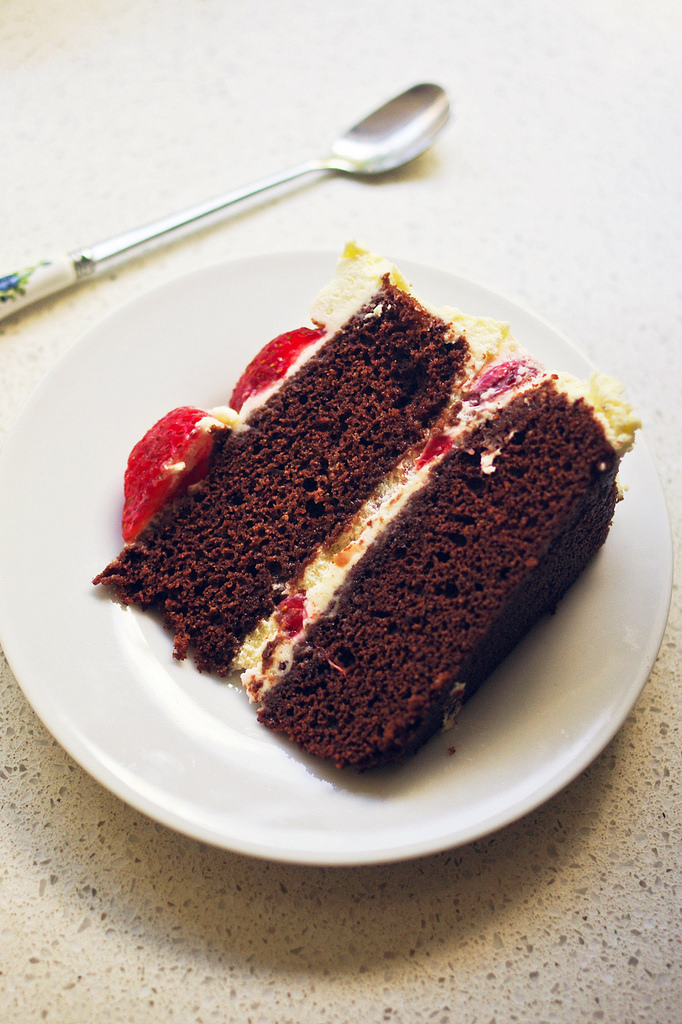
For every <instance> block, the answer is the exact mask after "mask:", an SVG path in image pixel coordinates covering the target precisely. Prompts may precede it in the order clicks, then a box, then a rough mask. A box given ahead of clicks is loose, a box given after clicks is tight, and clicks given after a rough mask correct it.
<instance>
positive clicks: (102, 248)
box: [69, 160, 334, 279]
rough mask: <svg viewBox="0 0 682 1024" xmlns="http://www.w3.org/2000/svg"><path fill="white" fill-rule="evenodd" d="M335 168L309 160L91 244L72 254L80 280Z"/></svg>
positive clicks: (318, 161)
mask: <svg viewBox="0 0 682 1024" xmlns="http://www.w3.org/2000/svg"><path fill="white" fill-rule="evenodd" d="M333 169H334V168H331V167H329V166H328V165H327V163H326V162H325V161H324V160H309V161H308V162H307V163H303V164H298V165H297V166H296V167H291V168H289V169H288V170H286V171H280V172H279V173H278V174H273V175H271V176H270V177H268V178H261V179H260V180H259V181H254V182H251V184H249V185H244V186H242V187H241V188H236V189H232V190H231V191H230V192H224V193H223V194H222V195H220V196H216V197H215V198H214V199H207V200H206V201H205V202H203V203H197V204H196V206H190V207H188V208H187V209H185V210H180V211H179V212H178V213H174V214H169V215H168V216H167V217H161V218H160V219H159V220H155V221H152V222H151V223H150V224H144V225H142V226H140V227H137V228H133V229H132V230H131V231H124V232H123V233H122V234H120V235H114V236H113V237H112V238H106V239H104V240H103V241H101V242H95V243H94V245H89V246H87V247H85V248H84V249H76V250H74V251H73V252H71V253H69V256H70V257H71V259H72V260H73V262H74V266H75V269H76V277H77V278H78V279H80V278H83V277H89V276H90V275H92V274H94V273H95V271H96V270H99V269H101V267H102V266H103V265H104V264H105V263H106V262H107V261H108V260H113V259H115V258H116V257H117V256H120V255H122V254H123V253H126V252H129V251H130V250H131V249H135V248H136V247H137V246H139V245H143V244H144V243H145V242H151V241H153V240H154V239H156V238H161V237H162V236H163V235H167V234H168V233H169V232H171V231H175V230H177V229H178V228H182V227H186V226H187V225H189V224H193V223H194V222H195V221H198V220H201V219H202V218H204V217H207V216H209V215H210V214H212V213H218V212H220V210H224V209H225V208H226V207H228V206H232V205H233V204H234V203H238V202H240V200H242V199H248V198H249V197H250V196H255V195H258V193H259V192H265V191H266V190H267V189H270V188H274V187H275V186H276V185H283V184H284V183H285V182H287V181H291V180H292V179H293V178H299V177H301V176H302V175H304V174H310V173H312V172H313V171H325V170H333Z"/></svg>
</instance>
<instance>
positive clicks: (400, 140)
mask: <svg viewBox="0 0 682 1024" xmlns="http://www.w3.org/2000/svg"><path fill="white" fill-rule="evenodd" d="M449 116H450V104H449V102H448V98H447V95H446V94H445V92H444V91H443V89H441V87H440V86H439V85H432V84H429V83H424V84H422V85H415V86H413V87H412V88H411V89H408V90H407V92H403V93H401V94H400V96H395V97H394V98H393V99H392V100H389V102H388V103H385V104H384V105H383V106H382V107H379V109H378V110H375V111H374V112H373V113H371V114H369V115H368V116H367V117H365V118H363V120H362V121H359V122H358V124H356V125H354V126H353V127H352V128H349V130H348V131H347V132H345V133H344V134H343V135H341V136H340V137H339V138H338V139H337V140H336V142H334V144H333V145H332V147H331V154H330V157H329V158H328V159H327V160H326V161H325V164H326V166H327V167H328V168H329V169H330V170H335V171H344V172H346V173H348V174H383V173H385V172H386V171H392V170H394V169H395V168H396V167H402V165H403V164H406V163H408V162H409V161H410V160H414V159H415V158H416V157H418V156H420V155H421V154H422V153H423V152H424V151H425V150H427V149H429V147H430V146H432V145H433V143H434V142H435V139H436V136H437V135H438V133H439V132H440V130H441V129H442V128H443V126H444V125H445V123H446V121H447V120H448V118H449Z"/></svg>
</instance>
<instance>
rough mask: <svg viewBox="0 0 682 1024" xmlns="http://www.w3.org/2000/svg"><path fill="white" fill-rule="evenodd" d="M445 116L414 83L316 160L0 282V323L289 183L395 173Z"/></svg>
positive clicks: (427, 88)
mask: <svg viewBox="0 0 682 1024" xmlns="http://www.w3.org/2000/svg"><path fill="white" fill-rule="evenodd" d="M449 113H450V104H449V102H448V98H447V96H446V94H445V92H444V91H443V90H442V89H441V88H440V86H438V85H431V84H428V83H424V84H421V85H415V86H413V87H412V88H411V89H408V90H407V91H406V92H403V93H401V94H400V95H399V96H395V97H394V98H393V99H392V100H389V101H388V103H385V104H384V105H383V106H381V107H379V108H378V110H375V111H374V112H373V113H371V114H369V115H368V116H367V117H365V118H363V120H362V121H360V122H359V123H358V124H356V125H354V126H353V127H352V128H349V129H348V131H346V132H344V134H343V135H341V136H339V138H338V139H337V140H336V141H335V142H334V144H333V145H332V147H331V149H330V152H329V156H327V157H324V158H323V159H321V160H308V161H307V162H306V163H302V164H298V165H297V166H296V167H291V168H289V170H286V171H281V172H280V173H279V174H274V175H272V176H271V177H269V178H262V179H261V180H260V181H256V182H253V183H252V184H250V185H245V186H243V187H242V188H238V189H235V190H233V191H232V192H226V193H224V194H223V195H221V196H217V197H216V198H214V199H209V200H207V201H206V202H204V203H199V204H198V205H197V206H192V207H189V209H186V210H181V211H180V212H179V213H176V214H171V215H170V216H168V217H163V218H161V220H157V221H154V222H153V223H151V224H146V225H145V226H144V227H140V228H135V229H133V230H132V231H127V232H124V233H123V234H121V235H115V236H114V237H113V238H107V239H105V240H104V241H102V242H96V243H95V244H94V245H90V246H86V247H85V248H83V249H76V250H75V251H74V252H70V253H67V254H63V255H60V256H57V257H54V258H52V259H46V260H41V261H40V262H39V263H37V264H35V265H34V266H32V267H26V268H25V269H24V270H19V271H17V272H16V273H13V274H6V275H5V276H4V277H0V319H2V318H3V317H5V316H8V315H9V314H10V313H14V312H15V311H17V310H19V309H21V308H23V307H25V306H27V305H28V304H29V303H31V302H35V301H36V300H37V299H42V298H44V297H45V296H46V295H51V294H52V293H53V292H56V291H59V290H60V289H62V288H66V287H68V286H69V285H71V284H74V283H75V282H76V281H79V280H81V279H82V278H86V277H91V276H92V275H93V274H95V273H96V272H97V271H98V270H100V269H101V268H102V267H104V266H106V265H107V264H108V263H109V261H111V260H113V259H114V258H115V257H117V256H121V255H122V254H125V253H128V252H129V251H130V250H131V249H135V248H136V247H137V246H139V245H142V244H143V243H145V242H149V241H151V240H152V239H155V238H159V237H161V236H162V235H166V234H168V233H169V232H171V231H175V230H176V229H177V228H181V227H184V226H186V225H188V224H193V223H194V222H195V221H198V220H201V219H202V218H203V217H207V216H208V215H209V214H211V213H217V212H218V211H219V210H223V209H224V208H225V207H226V206H231V205H232V204H233V203H237V202H239V201H240V200H241V199H246V198H247V197H248V196H253V195H256V194H257V193H259V192H264V191H265V190H266V189H269V188H273V187H274V186H275V185H281V184H283V183H284V182H286V181H291V180H292V179H293V178H298V177H300V176H301V175H304V174H310V173H312V172H315V171H317V172H323V171H334V172H340V173H343V174H357V175H375V174H384V173H385V172H386V171H391V170H394V169H395V168H396V167H401V166H402V165H403V164H406V163H408V162H409V161H410V160H414V158H415V157H417V156H419V155H420V154H421V153H423V152H424V150H426V149H428V148H429V146H431V144H432V143H433V142H434V140H435V138H436V135H437V134H438V132H439V131H440V130H441V128H442V127H443V125H444V124H445V122H446V121H447V119H448V116H449Z"/></svg>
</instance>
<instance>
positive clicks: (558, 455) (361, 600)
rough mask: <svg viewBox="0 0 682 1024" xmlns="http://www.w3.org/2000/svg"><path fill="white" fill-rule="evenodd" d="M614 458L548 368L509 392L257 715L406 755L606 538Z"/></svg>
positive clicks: (341, 758) (310, 634)
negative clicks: (526, 388) (527, 386)
mask: <svg viewBox="0 0 682 1024" xmlns="http://www.w3.org/2000/svg"><path fill="white" fill-rule="evenodd" d="M491 453H494V458H493V461H492V464H491V462H490V455H491ZM617 463H618V459H617V457H616V454H615V453H614V450H613V447H612V446H611V445H610V444H609V443H608V441H607V439H606V436H605V434H604V430H603V429H602V427H601V425H600V424H599V423H597V422H596V421H595V419H594V416H593V414H592V410H591V409H590V408H589V407H588V406H587V405H586V404H585V403H584V402H583V401H582V400H581V401H577V402H571V401H569V400H568V399H567V397H566V396H565V395H564V394H562V393H560V392H558V391H557V390H556V389H555V387H554V385H553V384H552V383H551V382H545V383H543V384H541V385H540V386H539V387H538V388H536V389H534V390H533V391H530V392H527V393H526V394H524V395H522V396H520V397H518V398H515V399H513V400H512V401H511V403H510V404H509V405H508V406H506V408H504V409H503V410H501V411H500V412H498V413H497V414H496V416H495V417H494V418H493V419H491V420H489V421H488V422H487V423H485V424H484V425H483V426H481V427H479V428H477V429H476V430H475V432H474V433H473V435H472V436H471V438H469V439H468V441H467V443H466V444H464V445H463V446H462V447H460V448H456V449H454V450H453V451H452V452H450V453H449V454H448V455H447V456H446V457H445V459H444V460H443V461H442V462H441V463H440V465H438V466H437V467H436V468H435V469H434V472H433V473H432V474H431V477H430V480H429V482H428V484H427V486H426V487H425V488H423V489H422V490H421V491H420V492H418V493H417V495H416V496H415V497H414V498H413V499H411V500H410V502H409V503H408V504H407V506H406V507H405V509H404V510H403V511H402V512H401V513H400V514H399V515H398V517H396V519H395V520H394V521H393V522H392V523H391V524H390V525H389V526H388V527H387V529H386V530H385V532H384V533H383V534H382V535H381V536H380V538H379V539H378V540H377V541H376V542H375V543H374V544H373V545H372V547H371V548H370V549H369V551H368V553H367V554H366V555H365V556H364V557H363V558H362V559H361V560H360V562H358V563H357V564H356V565H355V566H354V568H353V569H352V570H351V571H350V573H349V575H348V578H347V580H346V582H345V584H344V585H343V587H342V589H341V590H340V591H339V592H338V593H337V595H336V598H335V601H334V604H333V607H332V610H331V611H330V613H328V614H325V615H323V616H322V617H321V618H320V619H318V620H317V621H316V622H314V623H313V624H311V625H310V627H309V628H308V630H307V632H306V634H305V637H304V639H303V640H302V641H301V642H300V643H299V644H298V645H297V646H296V647H295V648H294V660H293V665H292V667H291V668H290V669H289V671H288V672H287V673H286V674H285V675H284V676H283V677H282V679H281V681H279V682H278V683H277V684H276V685H274V686H273V687H272V688H271V689H269V690H268V691H267V692H266V693H265V694H264V696H263V698H262V701H263V703H262V706H261V710H260V712H259V718H260V721H261V722H262V723H264V724H265V725H267V726H269V727H270V728H272V729H275V730H276V731H278V732H281V733H284V734H286V735H287V736H288V737H290V738H291V739H292V740H294V741H295V742H296V743H298V744H299V745H300V746H301V747H303V748H304V749H305V750H307V751H308V752H309V753H312V754H316V755H318V756H320V757H323V758H330V759H332V760H334V761H335V762H336V764H337V765H338V766H339V767H343V766H346V765H353V766H355V767H356V768H359V769H366V768H370V767H375V766H378V765H383V764H388V763H392V762H397V761H400V760H402V759H403V758H404V757H405V756H407V755H408V754H410V753H413V752H414V751H415V750H417V749H418V748H419V747H420V746H421V745H422V744H423V743H424V742H425V741H426V740H427V739H428V738H429V737H430V736H431V735H433V733H434V732H436V731H437V730H438V729H439V728H440V727H441V725H442V724H443V720H444V716H445V715H446V714H447V713H448V712H449V711H452V710H454V709H455V708H456V707H457V706H458V704H459V703H460V702H461V701H463V700H465V699H466V698H467V697H468V696H470V695H471V694H472V693H473V692H474V691H475V689H476V688H477V686H478V685H479V684H480V683H481V682H482V680H483V679H485V678H486V676H487V675H489V673H490V672H491V671H492V670H493V668H494V667H495V666H496V665H497V664H498V663H499V662H500V661H501V660H502V659H503V658H504V657H505V656H506V655H507V654H508V653H509V651H510V650H511V649H512V648H513V647H514V646H515V644H516V643H517V642H518V640H519V639H520V638H521V637H522V636H523V635H524V634H525V633H526V632H527V630H528V629H529V628H530V626H531V625H532V624H533V623H534V622H535V621H536V619H538V618H539V617H540V616H541V615H542V614H543V613H545V612H548V611H552V610H553V609H554V607H555V606H556V603H557V601H558V600H559V599H560V598H561V596H562V595H563V594H564V592H565V591H566V590H567V589H568V587H569V586H570V585H571V584H572V583H573V581H574V580H575V579H576V577H577V576H578V574H579V573H580V572H581V570H582V569H583V568H584V566H585V565H586V564H587V563H588V562H589V560H590V559H591V558H592V556H593V555H594V553H595V552H596V550H597V549H598V548H599V547H600V545H601V544H602V543H603V541H604V540H605V538H606V534H607V532H608V529H609V525H610V522H611V517H612V514H613V509H614V504H615V501H616V486H615V483H614V480H615V475H616V470H617Z"/></svg>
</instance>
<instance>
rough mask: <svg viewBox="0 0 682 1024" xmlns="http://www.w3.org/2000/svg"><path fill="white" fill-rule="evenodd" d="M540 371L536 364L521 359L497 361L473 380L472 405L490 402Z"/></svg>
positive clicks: (469, 396)
mask: <svg viewBox="0 0 682 1024" xmlns="http://www.w3.org/2000/svg"><path fill="white" fill-rule="evenodd" d="M539 372H540V371H539V370H538V368H537V367H536V366H532V365H531V364H530V363H526V362H524V361H522V360H520V359H507V360H505V361H504V362H502V363H495V365H494V366H491V367H490V368H489V369H488V370H486V371H485V373H482V374H481V376H480V377H479V378H478V379H477V380H475V381H474V382H473V384H472V386H471V387H470V388H469V392H468V394H467V398H468V400H469V402H471V404H472V405H480V404H481V402H490V401H492V400H493V399H495V398H497V397H498V396H499V395H501V394H503V393H504V392H505V391H509V390H511V388H515V387H518V385H519V384H522V383H525V382H526V381H528V380H531V379H532V378H533V377H536V376H537V375H538V373H539Z"/></svg>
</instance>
